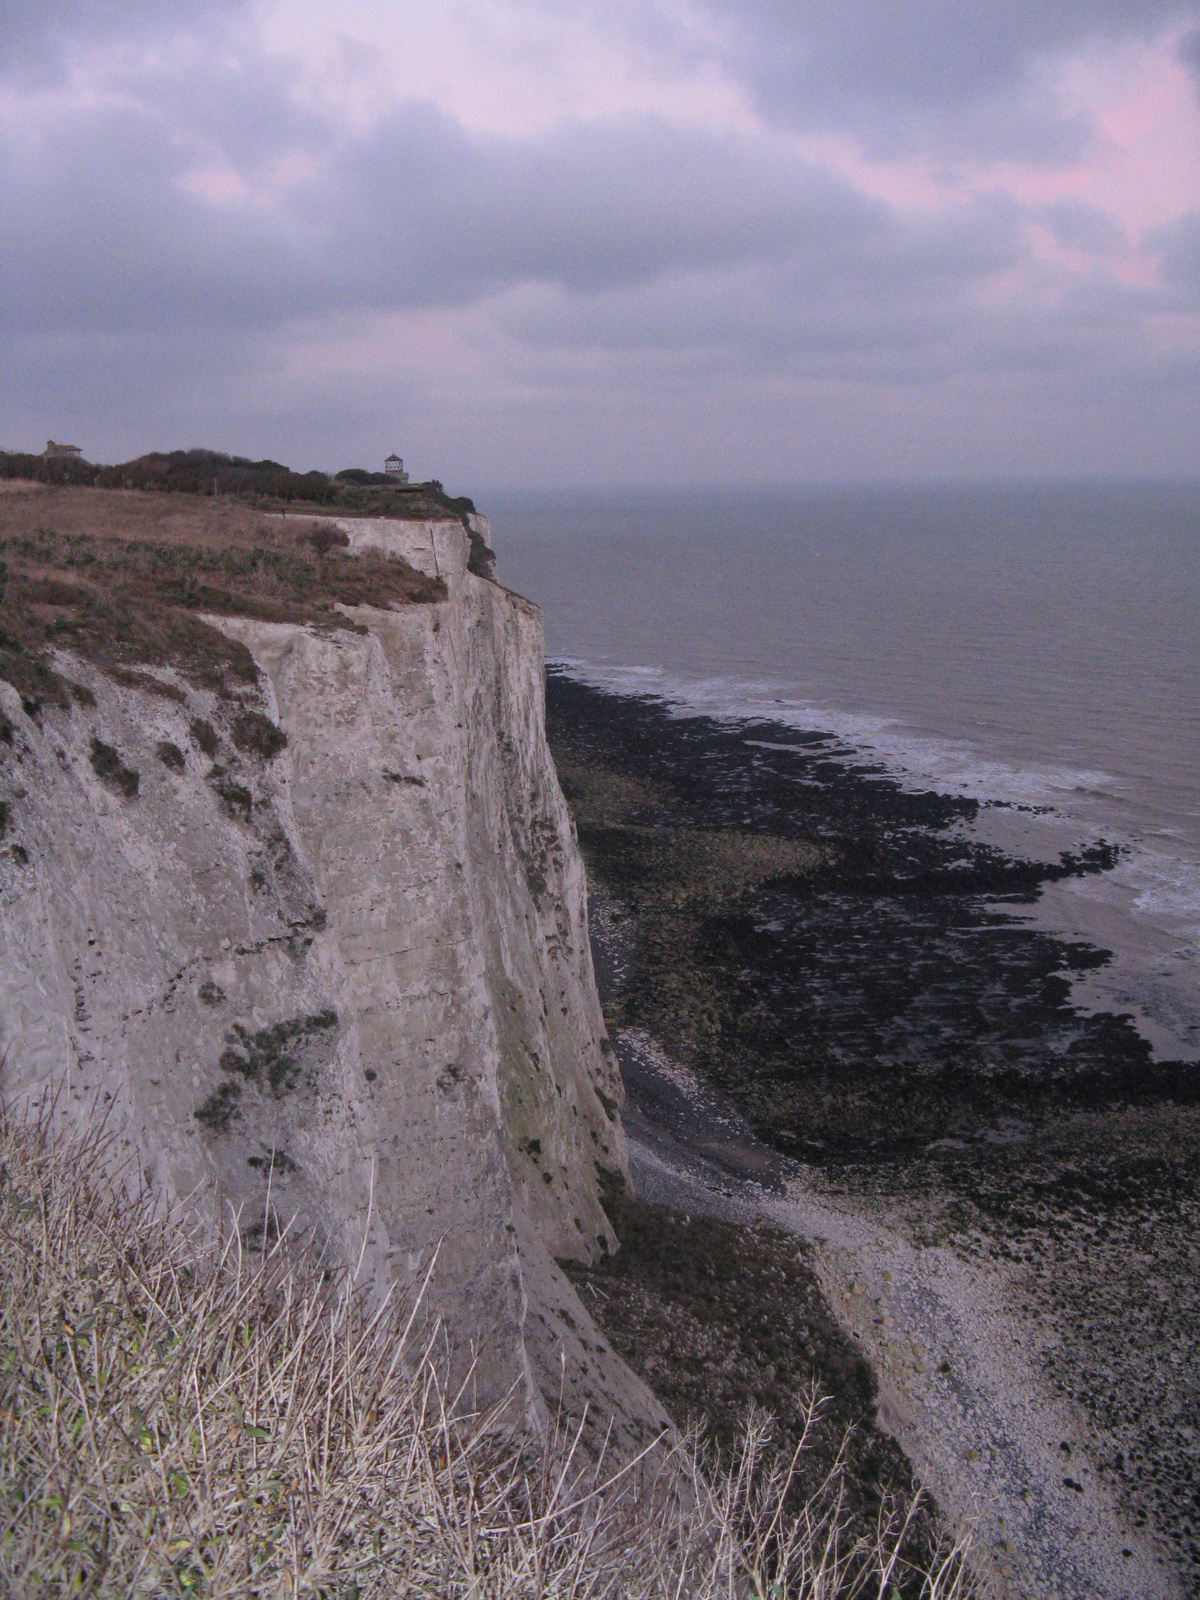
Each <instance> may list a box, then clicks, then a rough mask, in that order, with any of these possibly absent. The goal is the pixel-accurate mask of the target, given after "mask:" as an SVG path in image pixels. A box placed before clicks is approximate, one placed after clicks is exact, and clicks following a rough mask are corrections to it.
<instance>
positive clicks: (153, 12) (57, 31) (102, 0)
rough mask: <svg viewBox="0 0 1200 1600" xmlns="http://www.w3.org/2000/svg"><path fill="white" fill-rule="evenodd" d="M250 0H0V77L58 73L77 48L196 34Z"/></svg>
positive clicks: (44, 77)
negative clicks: (181, 34) (180, 34)
mask: <svg viewBox="0 0 1200 1600" xmlns="http://www.w3.org/2000/svg"><path fill="white" fill-rule="evenodd" d="M249 3H250V0H0V76H3V77H7V78H10V79H14V80H17V81H21V80H24V81H26V82H28V81H33V82H46V81H53V80H54V79H56V78H58V77H60V76H61V75H62V73H63V71H64V69H65V68H66V66H67V64H68V63H69V62H70V61H71V59H72V58H73V57H74V56H76V55H78V53H79V52H80V51H81V50H85V49H87V48H89V47H92V46H96V45H103V46H112V45H114V44H117V43H128V42H130V41H137V40H141V41H147V40H154V39H157V40H161V39H162V38H164V37H167V36H170V35H173V34H179V33H188V34H200V33H203V32H205V31H206V30H211V28H212V27H213V25H214V23H218V22H220V21H222V20H224V19H226V18H229V17H233V16H235V15H237V14H238V13H239V12H244V11H246V10H247V9H248V6H249Z"/></svg>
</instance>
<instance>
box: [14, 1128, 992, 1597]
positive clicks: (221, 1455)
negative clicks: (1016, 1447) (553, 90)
mask: <svg viewBox="0 0 1200 1600" xmlns="http://www.w3.org/2000/svg"><path fill="white" fill-rule="evenodd" d="M50 1127H51V1124H50V1116H49V1112H48V1111H47V1110H46V1109H45V1108H43V1111H42V1113H41V1114H40V1115H39V1116H34V1117H31V1118H27V1119H26V1120H17V1119H14V1118H13V1117H11V1116H9V1117H7V1118H5V1119H4V1121H3V1122H2V1123H0V1161H2V1165H0V1271H2V1274H3V1276H2V1280H0V1589H3V1591H4V1592H5V1593H9V1594H14V1595H19V1596H22V1597H23V1600H49V1597H51V1596H62V1595H71V1596H97V1597H99V1596H103V1597H109V1596H113V1597H115V1596H118V1595H120V1596H146V1597H159V1596H162V1597H166V1596H178V1597H182V1596H201V1595H203V1596H211V1597H216V1596H229V1597H231V1600H232V1597H237V1600H247V1597H258V1596H279V1597H281V1600H282V1597H284V1596H290V1597H300V1596H312V1597H317V1596H324V1597H328V1600H367V1597H374V1596H378V1597H383V1596H397V1595H406V1596H407V1595H412V1596H428V1597H430V1600H432V1597H434V1596H437V1597H439V1600H450V1597H459V1596H461V1597H464V1600H465V1597H467V1596H471V1597H478V1600H484V1597H487V1596H494V1597H496V1600H499V1597H501V1596H503V1597H506V1600H507V1597H525V1596H528V1597H530V1600H533V1597H545V1600H551V1597H561V1600H567V1597H571V1600H601V1597H608V1596H613V1597H615V1596H618V1595H621V1596H631V1597H632V1596H646V1597H661V1600H667V1597H668V1596H671V1597H682V1596H701V1597H713V1600H715V1597H716V1596H718V1595H721V1596H734V1595H737V1596H760V1597H767V1596H772V1597H776V1600H783V1597H785V1596H804V1597H811V1600H822V1597H829V1600H832V1597H833V1596H850V1595H862V1596H867V1595H871V1596H878V1597H888V1600H890V1597H891V1596H892V1595H893V1592H895V1593H900V1594H903V1595H905V1596H908V1595H913V1596H917V1595H920V1596H923V1597H926V1600H938V1597H956V1596H960V1595H965V1594H966V1593H967V1592H968V1585H967V1580H966V1578H965V1576H964V1573H963V1569H962V1566H961V1561H960V1560H959V1558H958V1556H957V1555H956V1554H953V1553H951V1554H949V1555H947V1556H946V1558H945V1559H944V1560H943V1561H941V1562H939V1564H938V1565H937V1567H936V1569H935V1571H934V1572H933V1574H932V1575H922V1574H920V1573H917V1572H914V1571H913V1570H911V1569H908V1568H906V1566H905V1564H904V1562H903V1559H902V1557H901V1556H900V1555H899V1554H898V1552H899V1551H900V1550H901V1547H902V1546H903V1544H904V1534H905V1518H904V1516H903V1515H902V1514H901V1512H900V1510H899V1509H898V1508H895V1507H893V1508H891V1510H890V1512H888V1513H885V1514H884V1515H883V1516H882V1517H881V1520H880V1524H879V1527H878V1529H877V1531H876V1534H875V1536H874V1537H872V1538H871V1539H869V1540H862V1539H860V1540H858V1541H854V1542H851V1541H848V1540H847V1539H846V1538H845V1537H844V1535H843V1532H842V1529H841V1509H840V1487H839V1475H838V1470H837V1469H836V1468H835V1470H834V1472H833V1473H832V1474H831V1475H830V1477H829V1479H828V1480H827V1482H826V1483H825V1484H824V1485H823V1487H822V1488H821V1489H820V1491H819V1492H818V1493H817V1494H816V1495H815V1496H814V1498H813V1499H812V1500H811V1501H810V1502H809V1503H808V1504H807V1505H806V1506H804V1507H803V1508H802V1510H801V1512H800V1514H799V1515H798V1516H789V1517H785V1516H784V1513H783V1510H782V1507H783V1506H784V1504H785V1502H786V1497H787V1486H788V1481H789V1477H790V1475H791V1472H792V1471H793V1470H794V1462H793V1463H792V1464H791V1465H789V1463H788V1461H786V1460H778V1459H775V1458H773V1457H772V1455H771V1452H770V1449H769V1433H770V1430H769V1427H768V1425H767V1424H766V1422H765V1420H764V1419H762V1418H761V1417H760V1418H758V1419H757V1420H752V1422H751V1424H750V1425H749V1426H748V1428H747V1431H746V1433H745V1435H744V1438H743V1442H742V1446H741V1449H740V1451H739V1454H738V1456H737V1459H736V1460H735V1461H734V1463H733V1466H732V1468H731V1469H730V1470H728V1471H727V1472H725V1473H724V1474H722V1475H721V1476H719V1477H717V1478H716V1479H714V1480H712V1481H710V1480H709V1479H708V1478H706V1476H705V1475H704V1472H703V1471H702V1468H701V1465H700V1462H699V1461H698V1458H697V1455H696V1452H695V1451H694V1450H692V1449H690V1448H688V1447H686V1446H680V1447H677V1448H675V1449H674V1450H672V1451H671V1452H669V1453H662V1452H660V1455H659V1457H658V1458H657V1459H656V1461H655V1463H654V1465H653V1466H652V1465H651V1459H650V1458H646V1459H643V1460H642V1461H641V1462H639V1463H637V1464H635V1465H634V1466H632V1467H631V1468H627V1469H626V1470H625V1471H623V1472H621V1473H618V1474H615V1475H612V1476H609V1477H607V1478H606V1476H605V1472H604V1468H603V1466H602V1465H601V1466H600V1467H597V1466H596V1465H595V1464H593V1463H589V1462H587V1461H584V1460H583V1459H582V1457H581V1455H580V1453H579V1452H578V1449H577V1439H578V1435H577V1433H576V1434H573V1433H571V1431H570V1430H569V1429H567V1428H565V1427H564V1426H562V1425H560V1426H559V1427H558V1428H557V1429H556V1430H555V1431H554V1433H553V1436H552V1437H551V1438H550V1439H549V1440H548V1441H546V1443H545V1445H544V1447H541V1448H539V1449H538V1450H536V1451H534V1450H532V1449H531V1448H530V1447H529V1445H528V1443H527V1442H522V1440H521V1439H520V1438H519V1437H514V1436H513V1435H512V1433H511V1432H510V1431H508V1430H506V1429H504V1428H502V1427H500V1426H499V1425H498V1418H497V1415H496V1414H495V1413H493V1414H491V1415H483V1416H481V1415H477V1414H473V1413H472V1412H471V1411H470V1409H469V1407H468V1405H467V1393H468V1391H467V1390H460V1391H459V1392H458V1393H456V1394H451V1393H449V1392H448V1391H447V1389H446V1386H445V1381H444V1373H445V1370H446V1368H445V1364H444V1362H443V1361H442V1360H441V1359H440V1358H439V1350H440V1349H441V1348H442V1344H441V1342H440V1341H439V1337H438V1332H437V1330H436V1328H433V1329H430V1328H428V1327H426V1328H425V1329H424V1331H423V1332H422V1333H421V1334H420V1336H418V1335H417V1333H416V1328H417V1326H418V1325H417V1324H416V1323H415V1322H414V1320H413V1317H412V1315H411V1314H410V1315H409V1316H408V1317H404V1316H402V1315H400V1314H399V1313H398V1311H397V1309H396V1308H394V1307H390V1306H386V1307H384V1308H382V1309H381V1310H380V1311H378V1312H377V1313H376V1314H375V1315H374V1316H368V1314H367V1311H366V1309H365V1307H364V1305H363V1303H362V1301H361V1299H360V1298H359V1297H357V1296H355V1295H354V1294H353V1293H352V1291H351V1287H350V1283H349V1281H348V1280H347V1279H345V1278H343V1279H341V1280H336V1279H334V1280H331V1279H330V1277H329V1275H328V1274H327V1273H322V1272H321V1271H319V1270H318V1269H317V1266H316V1264H311V1263H310V1264H309V1265H308V1266H307V1267H306V1266H305V1265H304V1264H303V1262H302V1261H301V1262H298V1261H296V1260H292V1261H288V1260H287V1259H286V1256H285V1254H284V1253H283V1252H281V1248H280V1246H279V1245H278V1244H277V1245H276V1246H275V1247H274V1248H273V1249H272V1250H271V1251H269V1252H268V1253H267V1254H265V1255H261V1256H260V1255H254V1256H252V1257H251V1256H247V1255H246V1254H243V1253H242V1249H241V1247H240V1246H239V1244H238V1243H237V1234H236V1229H235V1230H232V1231H231V1235H230V1239H229V1241H227V1242H224V1243H221V1242H216V1243H208V1244H197V1242H196V1241H195V1240H193V1239H189V1238H188V1237H187V1235H186V1234H185V1233H184V1232H183V1231H182V1230H181V1229H179V1228H177V1227H174V1226H172V1225H170V1224H164V1223H163V1222H161V1221H156V1220H154V1218H152V1216H151V1215H150V1213H149V1210H148V1208H147V1206H146V1204H145V1203H144V1202H142V1201H139V1199H138V1198H137V1197H136V1196H135V1195H134V1196H131V1194H130V1193H129V1192H128V1189H127V1188H124V1187H121V1188H119V1187H114V1185H113V1184H112V1183H111V1182H109V1181H108V1180H107V1179H106V1178H105V1177H104V1176H103V1175H102V1174H103V1171H104V1167H105V1162H106V1160H107V1158H108V1156H109V1154H110V1152H109V1151H108V1150H107V1149H106V1148H105V1145H104V1141H103V1138H102V1136H101V1135H100V1134H99V1133H97V1132H95V1131H89V1132H84V1133H82V1134H74V1135H67V1134H63V1133H58V1134H53V1133H52V1132H51V1131H50ZM802 1447H803V1446H802Z"/></svg>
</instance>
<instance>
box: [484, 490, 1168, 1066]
mask: <svg viewBox="0 0 1200 1600" xmlns="http://www.w3.org/2000/svg"><path fill="white" fill-rule="evenodd" d="M480 504H481V508H483V509H486V510H487V512H488V513H489V515H490V517H491V521H492V527H493V533H494V538H495V545H496V551H497V575H498V577H499V578H500V580H501V581H502V582H503V583H504V584H505V585H506V586H507V587H509V588H512V589H515V590H517V591H518V592H520V593H521V594H524V595H527V596H528V597H529V598H530V599H532V600H534V601H536V602H537V603H538V604H539V605H540V606H541V608H542V613H543V617H544V621H545V631H546V648H547V656H548V658H549V659H550V660H551V661H553V662H556V663H558V664H560V665H561V666H563V667H565V668H566V670H568V671H569V672H570V673H571V674H573V675H576V676H578V677H579V678H581V679H582V680H584V681H586V682H590V683H594V684H596V685H599V686H602V687H606V688H609V689H613V690H617V691H620V692H623V693H627V694H635V695H650V696H654V697H656V698H659V699H661V700H663V701H665V702H666V703H667V704H668V705H670V706H671V707H673V708H675V709H677V711H678V712H679V714H681V715H686V714H694V713H703V714H705V715H709V716H712V717H715V718H720V719H726V720H733V721H739V720H747V719H758V718H763V717H766V718H769V719H770V720H772V721H774V722H779V723H784V724H786V725H790V726H794V727H796V728H797V729H812V730H820V731H823V732H825V733H827V734H829V735H832V736H833V737H834V738H835V739H836V741H837V744H838V747H839V748H840V749H842V750H844V752H845V754H846V758H847V760H853V761H855V762H861V761H862V760H863V759H864V757H865V758H869V759H870V760H871V761H873V762H874V763H876V764H877V765H879V766H880V767H882V768H884V769H886V770H887V771H888V772H890V773H891V774H893V775H895V776H896V777H897V778H898V779H899V780H900V781H901V782H903V783H904V784H905V785H906V786H907V785H911V786H914V787H917V788H920V789H922V790H929V789H934V790H937V791H939V792H943V793H947V794H954V795H967V796H971V797H974V798H976V799H978V800H979V801H980V802H981V806H980V810H979V813H978V816H977V818H976V820H975V821H974V822H973V823H971V824H970V827H971V828H972V829H973V830H974V831H975V832H976V833H977V834H978V835H980V836H982V837H984V838H986V839H987V840H988V842H990V843H993V844H995V845H996V846H998V847H1000V848H1003V849H1004V850H1006V851H1008V852H1010V853H1012V854H1014V855H1023V856H1028V857H1032V858H1036V859H1039V860H1053V859H1056V858H1057V856H1058V855H1059V854H1061V853H1062V852H1063V851H1065V850H1074V849H1077V848H1079V847H1080V846H1081V845H1087V844H1092V843H1095V842H1096V841H1098V840H1101V839H1103V840H1106V841H1108V842H1109V843H1111V844H1115V845H1116V846H1117V848H1118V852H1119V853H1118V858H1117V863H1116V865H1115V866H1114V867H1113V868H1112V869H1111V870H1110V871H1108V872H1106V873H1101V874H1095V875H1089V876H1085V877H1078V876H1076V877H1070V878H1065V879H1063V880H1061V881H1060V882H1059V883H1055V884H1048V885H1046V886H1044V888H1043V891H1042V894H1041V896H1040V898H1039V900H1038V902H1037V904H1036V905H1035V906H1034V907H1032V908H1031V909H1030V910H1029V911H1028V913H1027V915H1028V916H1029V918H1030V919H1031V920H1032V921H1034V922H1035V923H1036V924H1037V925H1039V926H1041V927H1043V928H1045V929H1046V930H1047V931H1052V932H1055V933H1060V934H1063V935H1066V936H1069V937H1071V938H1075V939H1083V940H1086V941H1087V942H1089V943H1091V944H1093V945H1095V946H1097V947H1098V948H1102V949H1104V950H1108V951H1110V952H1111V954H1112V959H1111V961H1109V963H1108V964H1107V965H1105V966H1102V967H1099V968H1096V969H1093V970H1089V971H1087V972H1086V973H1081V974H1079V975H1078V976H1077V977H1076V979H1075V984H1076V992H1075V994H1074V997H1073V998H1074V1000H1075V1003H1076V1004H1077V1005H1079V1006H1080V1007H1081V1008H1083V1009H1085V1010H1097V1011H1117V1012H1120V1013H1125V1014H1128V1015H1130V1016H1132V1017H1133V1018H1134V1020H1135V1023H1136V1025H1137V1027H1138V1028H1139V1030H1140V1031H1141V1032H1142V1034H1143V1036H1144V1037H1145V1038H1146V1039H1147V1040H1148V1042H1149V1043H1150V1044H1151V1046H1152V1048H1153V1050H1154V1052H1155V1054H1156V1056H1158V1057H1159V1059H1163V1060H1186V1061H1192V1060H1198V1059H1200V485H1197V484H1179V485H1146V484H1126V485H1120V484H1117V485H1069V486H1066V485H1052V486H1046V485H1019V484H1006V485H987V486H979V485H971V486H966V485H954V486H938V487H928V488H914V487H896V488H875V487H872V488H866V487H850V488H799V489H763V488H722V489H711V488H704V489H691V490H679V489H670V490H662V491H650V490H637V491H634V490H628V491H595V490H588V491H575V492H566V491H553V492H550V491H546V492H514V491H496V492H493V493H491V494H488V495H486V496H481V497H480Z"/></svg>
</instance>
